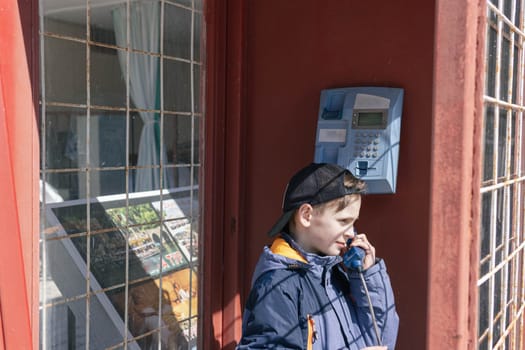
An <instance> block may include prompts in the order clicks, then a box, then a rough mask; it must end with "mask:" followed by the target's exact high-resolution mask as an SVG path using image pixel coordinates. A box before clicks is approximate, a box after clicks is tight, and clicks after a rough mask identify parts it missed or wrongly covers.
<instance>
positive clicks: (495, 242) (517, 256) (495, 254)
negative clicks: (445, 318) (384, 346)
mask: <svg viewBox="0 0 525 350" xmlns="http://www.w3.org/2000/svg"><path fill="white" fill-rule="evenodd" d="M523 9H524V7H523V3H522V0H513V1H510V0H499V1H498V0H492V1H487V21H488V22H487V36H486V62H485V64H486V69H485V71H486V76H485V96H484V120H483V155H482V160H483V165H482V183H481V218H480V220H481V224H480V234H481V237H480V247H479V249H480V265H479V269H480V270H479V271H480V274H479V275H480V277H479V280H478V293H479V306H478V348H479V349H523V348H524V346H525V344H524V340H523V334H522V330H523V326H524V319H523V316H524V315H523V312H524V309H525V300H524V284H523V279H524V277H525V276H524V269H523V267H524V246H525V238H524V235H523V224H524V220H523V219H524V216H523V210H524V207H523V204H524V203H523V199H524V190H525V186H524V185H525V184H524V180H525V164H524V162H523V159H522V155H523V154H525V153H524V150H525V149H524V148H525V139H524V137H525V134H524V124H523V112H524V109H525V103H524V100H523V92H524V91H523V83H524V80H525V78H524V71H523V67H524V66H523V60H524V55H523V53H524V52H523V41H524V38H525V37H524V33H523V30H524V29H525V28H524V26H523Z"/></svg>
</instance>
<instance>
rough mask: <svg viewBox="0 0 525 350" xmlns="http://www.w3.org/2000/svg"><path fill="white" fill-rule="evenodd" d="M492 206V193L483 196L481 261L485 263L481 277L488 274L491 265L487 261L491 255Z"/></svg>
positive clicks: (482, 266)
mask: <svg viewBox="0 0 525 350" xmlns="http://www.w3.org/2000/svg"><path fill="white" fill-rule="evenodd" d="M491 206H492V193H491V192H488V193H483V195H482V196H481V227H480V233H481V236H480V259H481V260H482V261H483V260H484V263H483V264H482V265H481V270H480V276H483V275H485V274H486V273H487V272H488V269H489V263H490V260H486V258H487V257H488V256H489V254H490V242H491V239H490V237H491V235H490V227H491V220H490V218H491Z"/></svg>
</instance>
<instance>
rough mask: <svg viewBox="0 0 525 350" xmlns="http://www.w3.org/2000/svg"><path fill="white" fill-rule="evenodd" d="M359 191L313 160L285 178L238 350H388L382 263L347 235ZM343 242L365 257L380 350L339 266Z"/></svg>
mask: <svg viewBox="0 0 525 350" xmlns="http://www.w3.org/2000/svg"><path fill="white" fill-rule="evenodd" d="M364 187H365V185H364V182H363V181H362V180H359V179H357V178H355V177H354V176H353V175H352V174H351V173H350V172H349V171H348V170H345V169H343V168H341V167H339V166H338V165H334V164H315V163H312V164H310V165H308V166H307V167H305V168H303V169H301V170H300V171H299V172H297V173H296V174H295V175H294V176H293V177H292V178H291V180H290V182H289V183H288V187H287V189H286V193H285V196H284V202H283V215H282V216H281V218H280V219H279V220H278V221H277V223H276V224H275V225H274V226H273V228H272V229H271V230H270V232H269V233H268V234H269V235H270V236H272V237H275V239H274V241H273V243H272V245H271V246H270V247H265V248H264V251H263V253H262V254H261V257H260V259H259V262H258V263H257V266H256V268H255V272H254V276H253V279H252V289H251V292H250V294H249V296H248V299H247V301H246V307H245V310H244V315H243V326H242V332H243V335H242V339H241V341H240V343H239V344H238V346H237V349H238V350H244V349H262V348H278V349H307V350H310V349H323V350H334V349H350V350H362V349H386V348H388V349H389V350H393V349H394V347H395V342H396V337H397V329H398V324H399V319H398V316H397V313H396V310H395V304H394V296H393V292H392V287H391V286H390V280H389V277H388V275H387V272H386V267H385V263H384V261H383V260H381V259H376V257H375V248H374V247H373V246H372V245H371V244H370V242H368V240H367V237H366V235H364V234H355V233H354V223H355V222H356V220H357V219H358V217H359V210H360V207H361V194H362V193H363V192H364ZM348 240H351V242H352V243H351V244H350V246H357V247H360V248H362V249H363V250H364V251H365V253H366V255H365V257H364V259H363V262H362V265H363V266H362V267H363V272H362V273H363V275H364V279H365V280H366V283H367V286H368V290H369V292H370V298H371V303H372V305H373V308H374V314H375V318H376V320H377V329H378V333H379V334H378V335H379V337H380V338H381V342H382V345H383V346H384V347H377V348H374V347H372V346H375V345H379V344H377V340H376V332H375V328H374V325H373V321H372V320H373V315H371V313H370V311H369V310H370V309H369V303H368V299H367V296H366V293H365V291H364V288H363V285H362V283H361V278H360V275H359V272H356V271H347V270H346V269H345V268H344V266H343V265H342V263H341V261H342V258H341V256H340V255H341V254H344V252H345V251H346V250H347V241H348ZM368 347H369V348H368Z"/></svg>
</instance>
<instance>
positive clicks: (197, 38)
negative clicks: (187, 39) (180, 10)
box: [193, 12, 202, 62]
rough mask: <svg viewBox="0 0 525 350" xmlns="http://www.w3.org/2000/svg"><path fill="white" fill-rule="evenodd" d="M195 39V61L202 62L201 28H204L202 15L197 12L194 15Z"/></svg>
mask: <svg viewBox="0 0 525 350" xmlns="http://www.w3.org/2000/svg"><path fill="white" fill-rule="evenodd" d="M193 20H194V22H195V23H194V26H193V28H194V29H193V30H194V39H193V60H194V61H196V62H200V60H201V45H202V41H201V40H200V38H201V35H202V33H201V28H202V14H201V13H198V12H196V13H195V15H194V19H193Z"/></svg>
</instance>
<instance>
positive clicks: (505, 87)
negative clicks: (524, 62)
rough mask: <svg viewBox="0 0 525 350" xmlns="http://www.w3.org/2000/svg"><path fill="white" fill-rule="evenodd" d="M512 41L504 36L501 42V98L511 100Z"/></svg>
mask: <svg viewBox="0 0 525 350" xmlns="http://www.w3.org/2000/svg"><path fill="white" fill-rule="evenodd" d="M510 77H511V75H510V42H509V40H508V39H507V38H503V40H502V42H501V74H500V92H499V94H500V99H501V100H503V101H509V96H510V94H509V92H510V86H509V82H510Z"/></svg>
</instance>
